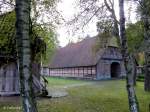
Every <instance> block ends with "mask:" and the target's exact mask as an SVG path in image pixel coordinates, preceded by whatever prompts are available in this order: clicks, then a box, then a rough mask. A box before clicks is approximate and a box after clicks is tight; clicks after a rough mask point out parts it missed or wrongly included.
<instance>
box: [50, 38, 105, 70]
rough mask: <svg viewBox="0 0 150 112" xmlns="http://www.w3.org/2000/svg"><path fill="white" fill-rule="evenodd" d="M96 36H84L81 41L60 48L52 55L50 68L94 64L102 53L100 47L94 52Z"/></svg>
mask: <svg viewBox="0 0 150 112" xmlns="http://www.w3.org/2000/svg"><path fill="white" fill-rule="evenodd" d="M96 39H97V38H86V39H84V40H83V41H81V42H78V43H72V44H69V45H67V46H66V47H63V48H60V49H58V50H57V51H56V53H55V55H54V56H53V58H52V60H51V63H50V65H49V67H50V68H61V67H75V66H91V65H96V63H97V62H98V60H99V59H100V55H101V54H102V51H103V50H102V49H101V50H100V51H99V52H98V53H95V52H94V50H93V49H94V47H95V43H96Z"/></svg>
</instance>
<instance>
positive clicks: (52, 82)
mask: <svg viewBox="0 0 150 112" xmlns="http://www.w3.org/2000/svg"><path fill="white" fill-rule="evenodd" d="M46 79H47V80H48V86H50V87H51V86H66V85H72V84H81V83H87V81H85V80H75V79H69V78H55V77H54V78H50V77H46Z"/></svg>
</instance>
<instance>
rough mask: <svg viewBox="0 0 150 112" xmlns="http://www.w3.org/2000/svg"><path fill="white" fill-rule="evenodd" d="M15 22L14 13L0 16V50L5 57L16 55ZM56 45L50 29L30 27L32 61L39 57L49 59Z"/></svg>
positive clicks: (38, 26)
mask: <svg viewBox="0 0 150 112" xmlns="http://www.w3.org/2000/svg"><path fill="white" fill-rule="evenodd" d="M15 20H16V18H15V12H14V11H12V12H9V13H5V14H3V15H1V16H0V24H1V26H0V32H1V33H0V40H1V41H0V50H1V52H2V53H4V54H7V55H16V46H15V45H16V40H15ZM56 44H57V39H56V35H55V33H54V32H53V30H52V29H47V28H45V27H41V25H38V24H35V23H34V25H32V31H31V50H32V59H33V60H36V61H37V60H39V59H40V58H41V56H42V57H46V59H49V57H50V55H51V53H52V52H53V51H54V49H55V47H56ZM46 48H47V49H46Z"/></svg>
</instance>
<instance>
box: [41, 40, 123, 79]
mask: <svg viewBox="0 0 150 112" xmlns="http://www.w3.org/2000/svg"><path fill="white" fill-rule="evenodd" d="M97 39H98V38H97V37H93V38H86V39H84V40H82V41H80V42H78V43H71V44H68V45H67V46H65V47H63V48H59V49H58V50H57V51H56V53H55V54H54V56H53V58H52V60H51V61H50V64H49V66H48V67H44V68H43V74H44V75H47V76H54V77H72V78H84V79H93V80H100V79H110V78H120V77H123V76H125V67H124V62H123V59H122V55H121V53H120V50H119V48H118V46H117V45H116V44H113V43H112V42H114V40H115V37H113V38H112V39H110V42H108V44H107V46H106V47H104V48H99V49H98V50H97V51H96V50H95V46H96V43H97ZM115 41H116V40H115Z"/></svg>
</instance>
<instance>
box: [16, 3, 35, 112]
mask: <svg viewBox="0 0 150 112" xmlns="http://www.w3.org/2000/svg"><path fill="white" fill-rule="evenodd" d="M30 2H31V1H30V0H16V9H15V10H16V40H17V49H18V57H19V74H20V86H21V92H20V93H21V96H22V103H23V105H22V107H23V112H37V108H36V101H35V96H34V91H33V88H32V73H31V49H30V38H29V34H30Z"/></svg>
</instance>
